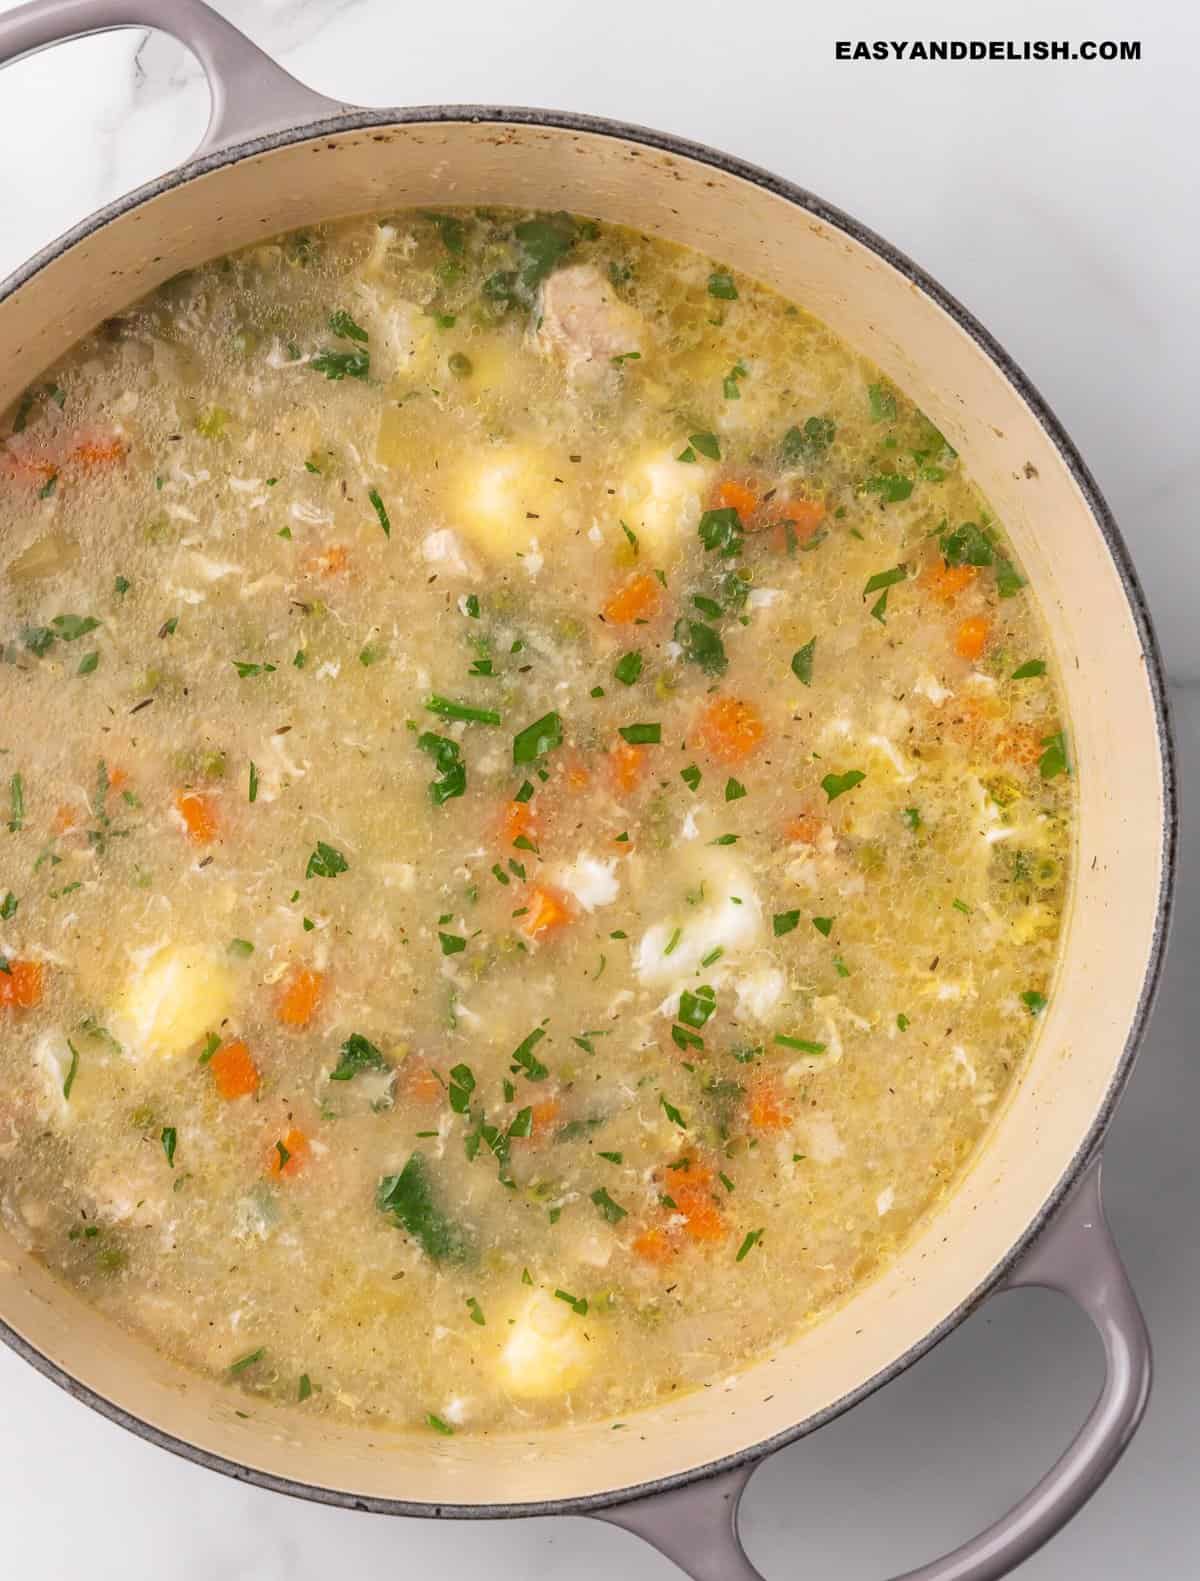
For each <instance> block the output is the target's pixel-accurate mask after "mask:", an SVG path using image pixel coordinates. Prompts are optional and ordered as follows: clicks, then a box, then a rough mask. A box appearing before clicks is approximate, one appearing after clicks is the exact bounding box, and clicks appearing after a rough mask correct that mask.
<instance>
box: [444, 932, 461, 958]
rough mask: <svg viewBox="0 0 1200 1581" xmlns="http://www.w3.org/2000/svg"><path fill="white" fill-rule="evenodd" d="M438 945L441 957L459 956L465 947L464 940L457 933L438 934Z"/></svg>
mask: <svg viewBox="0 0 1200 1581" xmlns="http://www.w3.org/2000/svg"><path fill="white" fill-rule="evenodd" d="M438 943H439V944H440V945H441V947H442V954H443V955H459V954H461V952H462V951H463V950H465V949H466V947H467V941H466V939H464V938H463V937H462V936H461V935H460V934H457V933H439V934H438Z"/></svg>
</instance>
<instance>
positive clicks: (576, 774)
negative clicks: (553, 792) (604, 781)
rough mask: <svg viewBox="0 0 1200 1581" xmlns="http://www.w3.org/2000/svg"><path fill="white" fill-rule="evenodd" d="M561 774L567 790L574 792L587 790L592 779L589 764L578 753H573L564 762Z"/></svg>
mask: <svg viewBox="0 0 1200 1581" xmlns="http://www.w3.org/2000/svg"><path fill="white" fill-rule="evenodd" d="M559 773H560V775H561V777H562V779H563V781H564V783H565V784H566V787H567V789H568V790H573V791H581V790H586V789H587V787H588V785H589V784H590V783H591V779H592V776H591V774H590V773H589V772H588V767H587V764H586V763H585V762H584V761H583V759H582V758H581V757H580V755H579V753H578V752H572V753H571V754H570V755H569V756H568V757H567V758H565V759H564V760H563V763H562V765H561V767H560V770H559Z"/></svg>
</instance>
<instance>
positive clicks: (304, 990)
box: [275, 966, 325, 1027]
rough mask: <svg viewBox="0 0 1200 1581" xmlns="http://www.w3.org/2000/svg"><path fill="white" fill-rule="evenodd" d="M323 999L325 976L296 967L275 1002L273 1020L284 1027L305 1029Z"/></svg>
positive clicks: (305, 968) (321, 973)
mask: <svg viewBox="0 0 1200 1581" xmlns="http://www.w3.org/2000/svg"><path fill="white" fill-rule="evenodd" d="M324 997H325V974H324V973H323V972H312V971H309V969H308V968H307V967H305V966H298V967H296V968H295V969H294V970H293V971H291V972H289V973H288V975H287V976H286V977H285V978H284V980H283V983H282V985H281V987H280V990H279V994H278V997H277V998H276V1000H275V1019H276V1021H278V1022H279V1023H280V1024H281V1025H282V1026H285V1027H306V1026H307V1025H308V1024H309V1022H310V1021H311V1020H312V1018H313V1017H314V1016H315V1015H316V1013H317V1011H318V1010H319V1009H320V1006H321V1001H322V999H324Z"/></svg>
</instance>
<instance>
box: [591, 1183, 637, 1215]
mask: <svg viewBox="0 0 1200 1581" xmlns="http://www.w3.org/2000/svg"><path fill="white" fill-rule="evenodd" d="M592 1201H593V1202H594V1203H595V1204H596V1206H597V1207H598V1208H599V1209H600V1212H601V1214H602V1215H603V1217H604V1219H605V1221H606V1222H607V1223H609V1224H620V1222H621V1220H622V1219H623V1218H625V1217H626V1215H627V1214H628V1212H629V1210H628V1208H623V1207H622V1206H621V1204H620V1203H619V1202H616V1201H614V1200H613V1198H612V1197H610V1196H609V1194H608V1192H607V1191H606V1190H605V1188H604V1187H603V1186H597V1187H596V1189H595V1191H593V1192H592Z"/></svg>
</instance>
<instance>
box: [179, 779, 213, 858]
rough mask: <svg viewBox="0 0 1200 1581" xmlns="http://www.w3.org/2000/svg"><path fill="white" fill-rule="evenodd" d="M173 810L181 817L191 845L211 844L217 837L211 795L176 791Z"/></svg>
mask: <svg viewBox="0 0 1200 1581" xmlns="http://www.w3.org/2000/svg"><path fill="white" fill-rule="evenodd" d="M175 811H176V812H177V813H178V814H179V816H180V817H181V818H182V819H183V822H184V827H185V828H186V830H187V837H188V839H189V840H190V841H191V842H192V844H193V845H211V844H212V842H213V841H214V840H215V839H216V838H217V828H218V823H217V808H216V803H215V802H214V801H213V798H212V797H211V796H204V795H201V794H200V792H198V791H178V792H177V793H176V796H175Z"/></svg>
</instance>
